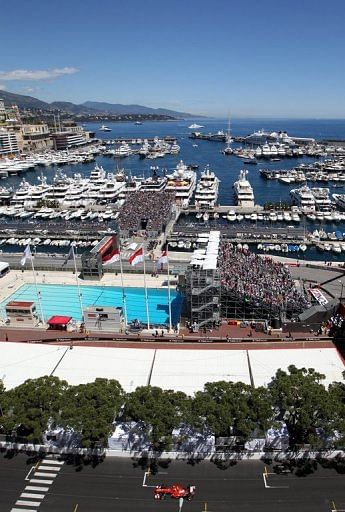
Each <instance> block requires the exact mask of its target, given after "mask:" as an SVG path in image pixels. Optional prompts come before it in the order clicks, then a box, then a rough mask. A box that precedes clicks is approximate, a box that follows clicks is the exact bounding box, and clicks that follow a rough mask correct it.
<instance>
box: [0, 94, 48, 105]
mask: <svg viewBox="0 0 345 512" xmlns="http://www.w3.org/2000/svg"><path fill="white" fill-rule="evenodd" d="M0 98H1V99H2V100H4V102H5V105H12V104H15V105H18V107H19V108H35V109H44V110H47V109H50V108H51V107H50V105H49V103H46V102H45V101H41V100H38V99H37V98H33V97H32V96H24V95H23V94H14V93H13V92H7V91H1V90H0Z"/></svg>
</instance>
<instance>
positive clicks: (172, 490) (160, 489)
mask: <svg viewBox="0 0 345 512" xmlns="http://www.w3.org/2000/svg"><path fill="white" fill-rule="evenodd" d="M194 495H195V485H187V486H186V487H184V486H183V485H181V484H173V485H170V486H165V485H157V486H156V487H155V489H154V497H155V500H164V498H166V497H167V496H170V498H175V499H180V498H183V499H185V500H187V501H190V500H192V499H193V497H194Z"/></svg>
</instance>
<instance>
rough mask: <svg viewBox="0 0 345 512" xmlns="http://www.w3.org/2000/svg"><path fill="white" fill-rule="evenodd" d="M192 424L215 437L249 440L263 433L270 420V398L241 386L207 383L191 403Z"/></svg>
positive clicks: (260, 392) (243, 385)
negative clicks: (239, 437)
mask: <svg viewBox="0 0 345 512" xmlns="http://www.w3.org/2000/svg"><path fill="white" fill-rule="evenodd" d="M192 417H193V424H194V425H195V426H196V427H197V428H199V429H200V428H203V427H205V426H206V428H207V429H208V430H210V431H212V432H214V434H215V435H216V436H217V437H218V436H224V437H227V436H229V435H237V436H241V437H242V438H243V439H247V438H248V437H250V435H251V434H253V433H254V431H256V432H258V431H260V432H263V431H265V430H266V429H267V427H268V426H269V424H270V420H271V418H272V407H271V402H270V396H269V393H268V392H267V390H265V389H264V388H257V389H255V388H253V387H251V386H249V385H247V384H244V383H243V382H236V383H234V382H226V381H219V382H209V383H207V384H205V387H204V390H203V391H198V392H197V393H196V395H195V398H194V400H193V403H192Z"/></svg>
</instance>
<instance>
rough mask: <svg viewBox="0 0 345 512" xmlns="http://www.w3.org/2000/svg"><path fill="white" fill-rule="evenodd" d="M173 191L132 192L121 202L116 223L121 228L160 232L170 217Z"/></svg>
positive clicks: (173, 196) (173, 197)
mask: <svg viewBox="0 0 345 512" xmlns="http://www.w3.org/2000/svg"><path fill="white" fill-rule="evenodd" d="M174 199H175V194H174V193H173V192H166V191H162V192H157V191H155V192H140V191H138V192H132V193H130V194H128V196H127V198H126V201H125V203H124V204H123V206H122V208H121V211H120V215H119V217H118V224H119V227H120V229H122V230H133V231H138V230H146V231H157V232H160V231H162V229H163V226H164V224H166V223H167V221H168V220H169V218H170V214H171V210H172V206H173V204H174Z"/></svg>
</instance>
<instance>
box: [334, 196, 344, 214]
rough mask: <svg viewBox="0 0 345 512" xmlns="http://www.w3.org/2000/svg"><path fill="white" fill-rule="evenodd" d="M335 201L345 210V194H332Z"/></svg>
mask: <svg viewBox="0 0 345 512" xmlns="http://www.w3.org/2000/svg"><path fill="white" fill-rule="evenodd" d="M332 197H333V199H334V201H335V203H336V204H337V205H338V206H340V208H341V209H342V210H345V194H332Z"/></svg>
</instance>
